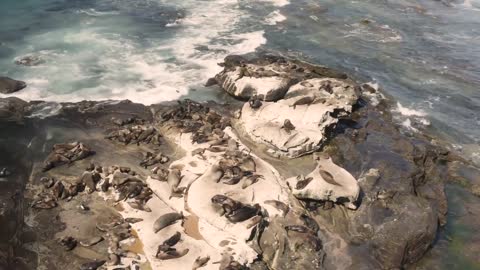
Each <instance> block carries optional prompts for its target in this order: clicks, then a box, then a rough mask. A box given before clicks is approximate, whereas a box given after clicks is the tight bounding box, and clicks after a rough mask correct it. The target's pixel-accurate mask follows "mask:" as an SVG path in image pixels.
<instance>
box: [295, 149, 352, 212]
mask: <svg viewBox="0 0 480 270" xmlns="http://www.w3.org/2000/svg"><path fill="white" fill-rule="evenodd" d="M308 178H312V179H311V181H310V182H309V183H308V184H307V185H306V186H305V187H298V186H297V184H298V183H299V181H304V179H303V178H302V177H292V178H289V179H287V183H288V185H289V186H290V189H291V190H292V194H293V195H294V196H295V197H297V198H299V199H310V200H319V201H333V202H343V203H344V205H345V206H346V207H348V208H350V209H356V208H357V206H356V205H355V202H356V201H357V199H358V195H359V194H360V187H359V185H358V182H357V180H356V179H355V178H354V177H353V176H352V175H351V174H350V173H349V172H347V171H346V170H345V169H343V168H341V167H339V166H337V165H336V164H335V163H333V162H332V160H331V159H330V158H320V159H319V161H318V166H317V168H315V170H313V172H311V173H310V174H308V175H307V176H305V179H308Z"/></svg>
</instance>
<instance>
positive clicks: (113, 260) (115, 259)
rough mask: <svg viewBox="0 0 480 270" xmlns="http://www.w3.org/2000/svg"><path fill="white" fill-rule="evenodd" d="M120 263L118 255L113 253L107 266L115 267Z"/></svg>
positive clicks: (109, 256)
mask: <svg viewBox="0 0 480 270" xmlns="http://www.w3.org/2000/svg"><path fill="white" fill-rule="evenodd" d="M119 263H120V257H119V256H118V255H117V254H114V253H111V254H109V255H108V262H107V265H109V266H113V265H117V264H119Z"/></svg>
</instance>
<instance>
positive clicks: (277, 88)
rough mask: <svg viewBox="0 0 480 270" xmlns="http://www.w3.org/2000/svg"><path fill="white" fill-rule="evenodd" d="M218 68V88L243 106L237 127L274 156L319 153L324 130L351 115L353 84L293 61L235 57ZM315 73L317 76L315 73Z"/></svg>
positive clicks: (355, 89) (354, 95) (356, 90)
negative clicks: (250, 59)
mask: <svg viewBox="0 0 480 270" xmlns="http://www.w3.org/2000/svg"><path fill="white" fill-rule="evenodd" d="M223 65H224V66H225V69H224V70H223V71H222V72H221V73H219V74H218V75H217V76H215V79H216V80H217V82H218V84H219V85H220V86H221V87H222V88H223V89H224V90H225V91H226V92H228V93H229V94H231V95H233V96H234V97H236V98H239V99H248V100H249V102H248V103H245V105H244V106H243V108H242V112H241V117H240V119H239V122H240V125H241V126H242V127H243V129H244V131H245V133H246V134H248V136H250V137H251V139H253V140H254V141H256V142H259V143H263V144H266V145H267V146H268V147H269V148H270V153H271V154H272V155H275V156H284V157H288V158H295V157H299V156H302V155H305V154H308V153H312V152H314V151H316V150H318V149H320V147H321V146H322V144H323V143H324V142H325V140H326V139H327V137H328V131H329V129H332V128H333V127H334V126H335V124H336V123H337V122H338V119H339V118H341V117H345V116H348V115H349V114H350V113H351V112H352V109H353V106H354V105H355V104H356V103H357V101H358V99H359V95H360V93H359V87H358V86H357V85H356V84H355V83H354V82H353V81H351V80H349V79H345V78H344V77H342V76H340V75H339V74H337V73H335V72H334V71H330V72H327V69H326V68H321V67H314V66H312V65H310V64H306V63H302V62H298V61H290V60H286V59H284V58H274V59H272V60H270V61H267V62H261V61H251V62H247V60H246V59H241V58H240V57H237V58H235V61H229V58H227V59H226V62H225V63H224V64H223ZM320 68H321V71H323V73H320V72H319V73H317V72H316V70H318V69H320ZM332 76H335V77H332ZM339 77H340V78H341V79H340V78H339Z"/></svg>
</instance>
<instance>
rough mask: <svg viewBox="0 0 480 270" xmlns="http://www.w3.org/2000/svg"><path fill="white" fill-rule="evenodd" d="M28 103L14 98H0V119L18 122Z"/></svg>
mask: <svg viewBox="0 0 480 270" xmlns="http://www.w3.org/2000/svg"><path fill="white" fill-rule="evenodd" d="M27 106H28V103H27V102H25V101H23V100H21V99H19V98H16V97H8V98H0V120H2V121H6V122H20V121H21V120H22V119H23V117H24V115H25V113H26V110H27V109H26V108H27Z"/></svg>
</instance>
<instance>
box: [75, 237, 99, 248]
mask: <svg viewBox="0 0 480 270" xmlns="http://www.w3.org/2000/svg"><path fill="white" fill-rule="evenodd" d="M103 240H104V238H103V237H101V236H96V237H93V238H90V239H85V240H82V241H80V245H82V246H84V247H91V246H93V245H96V244H98V243H100V242H102V241H103Z"/></svg>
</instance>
